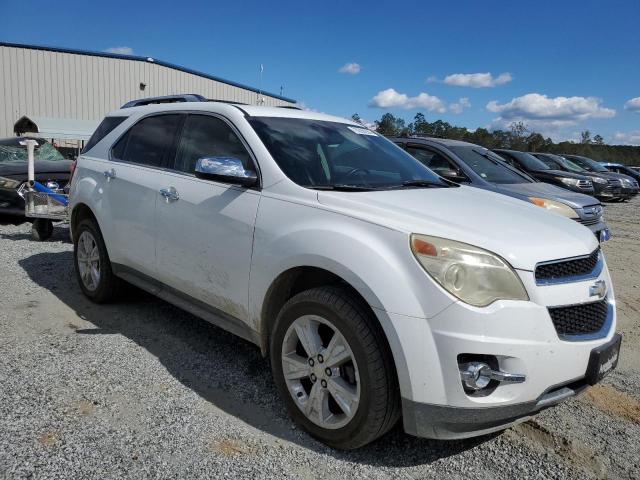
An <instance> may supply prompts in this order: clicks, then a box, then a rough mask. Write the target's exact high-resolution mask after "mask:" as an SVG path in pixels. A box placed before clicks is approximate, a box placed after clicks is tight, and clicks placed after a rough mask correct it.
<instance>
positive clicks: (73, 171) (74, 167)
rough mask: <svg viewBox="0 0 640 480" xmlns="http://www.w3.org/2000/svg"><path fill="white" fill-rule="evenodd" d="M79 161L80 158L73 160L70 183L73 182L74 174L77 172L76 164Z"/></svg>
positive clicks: (70, 169) (70, 168)
mask: <svg viewBox="0 0 640 480" xmlns="http://www.w3.org/2000/svg"><path fill="white" fill-rule="evenodd" d="M77 163H78V160H74V161H73V162H71V166H70V167H69V174H70V175H69V184H71V181H72V180H73V174H74V173H76V164H77Z"/></svg>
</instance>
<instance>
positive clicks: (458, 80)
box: [443, 72, 513, 88]
mask: <svg viewBox="0 0 640 480" xmlns="http://www.w3.org/2000/svg"><path fill="white" fill-rule="evenodd" d="M511 80H513V77H512V76H511V74H510V73H508V72H505V73H501V74H500V75H498V76H497V77H494V76H493V75H492V74H491V73H488V72H487V73H453V74H451V75H447V76H446V77H445V79H444V80H443V82H444V83H445V84H447V85H454V86H456V87H472V88H487V87H496V86H498V85H504V84H505V83H509V82H510V81H511Z"/></svg>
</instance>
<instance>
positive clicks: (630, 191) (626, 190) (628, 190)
mask: <svg viewBox="0 0 640 480" xmlns="http://www.w3.org/2000/svg"><path fill="white" fill-rule="evenodd" d="M638 192H640V189H638V188H635V187H622V198H624V199H625V200H628V199H629V198H633V197H635V196H636V195H638Z"/></svg>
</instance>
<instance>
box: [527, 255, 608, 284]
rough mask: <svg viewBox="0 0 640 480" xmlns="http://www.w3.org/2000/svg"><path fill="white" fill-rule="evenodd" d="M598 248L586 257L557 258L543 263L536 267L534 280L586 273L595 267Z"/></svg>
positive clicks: (555, 278)
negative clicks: (554, 260) (557, 259)
mask: <svg viewBox="0 0 640 480" xmlns="http://www.w3.org/2000/svg"><path fill="white" fill-rule="evenodd" d="M599 256H600V249H599V248H597V249H596V250H594V251H593V253H592V254H591V255H589V256H588V257H582V258H575V259H573V260H559V261H557V262H552V263H544V264H542V265H538V266H537V267H536V273H535V275H536V280H557V279H562V278H567V277H578V276H581V275H588V274H590V273H591V272H593V270H594V269H595V268H596V265H597V264H598V257H599Z"/></svg>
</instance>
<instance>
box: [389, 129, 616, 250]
mask: <svg viewBox="0 0 640 480" xmlns="http://www.w3.org/2000/svg"><path fill="white" fill-rule="evenodd" d="M391 140H392V141H393V142H395V143H396V144H398V145H400V146H401V147H403V148H404V149H405V150H407V152H409V153H410V154H411V155H413V156H414V157H415V158H417V159H418V160H420V162H422V163H423V164H424V165H426V166H427V167H429V168H430V169H431V170H433V171H434V172H436V173H437V174H438V175H440V176H441V177H443V178H445V179H447V180H450V181H453V182H455V183H462V184H466V185H470V186H472V187H477V188H482V189H484V190H490V191H492V192H496V193H501V194H503V195H508V196H510V197H514V198H517V199H520V200H524V201H525V202H530V203H533V204H534V205H538V206H539V207H543V208H546V209H547V210H549V211H551V212H554V213H557V214H560V215H564V216H566V217H569V218H571V219H573V220H575V221H577V222H580V223H582V224H583V225H585V226H587V227H588V228H590V229H591V231H593V232H594V233H595V234H596V236H597V237H598V238H600V232H603V231H605V230H606V227H607V226H606V224H605V223H604V221H603V218H602V205H600V202H599V201H598V200H596V199H595V198H593V197H591V196H589V195H584V194H582V193H575V192H571V191H569V190H566V189H564V188H560V187H557V186H555V185H550V184H548V183H542V182H538V181H536V180H535V179H533V178H532V177H530V176H529V175H527V174H526V173H524V172H522V171H521V170H518V169H517V168H514V167H511V166H509V165H508V164H506V163H505V162H504V160H503V159H502V158H501V157H499V156H498V155H497V154H495V153H493V152H491V151H490V150H487V149H486V148H484V147H480V146H478V145H474V144H472V143H467V142H460V141H457V140H445V139H439V138H391ZM604 235H605V236H606V233H605V234H604ZM605 238H606V237H605Z"/></svg>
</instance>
